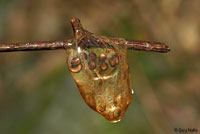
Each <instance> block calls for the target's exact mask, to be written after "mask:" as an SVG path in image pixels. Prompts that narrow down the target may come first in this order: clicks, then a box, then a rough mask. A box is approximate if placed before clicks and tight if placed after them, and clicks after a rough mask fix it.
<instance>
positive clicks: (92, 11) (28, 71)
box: [0, 0, 200, 134]
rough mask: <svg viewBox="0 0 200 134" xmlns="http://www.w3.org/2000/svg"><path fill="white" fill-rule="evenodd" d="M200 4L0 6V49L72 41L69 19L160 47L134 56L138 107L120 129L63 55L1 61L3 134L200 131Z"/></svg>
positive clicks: (17, 2) (46, 0)
mask: <svg viewBox="0 0 200 134" xmlns="http://www.w3.org/2000/svg"><path fill="white" fill-rule="evenodd" d="M199 5H200V1H198V0H193V1H189V0H161V1H157V0H151V1H149V0H144V1H139V0H126V1H125V0H116V1H106V0H101V1H100V0H82V1H78V0H71V1H65V0H0V42H4V43H9V42H30V41H43V40H62V39H67V38H72V37H73V36H72V35H73V34H72V29H71V25H70V19H71V18H72V17H74V16H75V17H79V18H80V19H81V21H82V24H83V26H84V27H85V28H86V29H88V30H89V31H91V32H95V33H98V34H103V35H108V36H115V37H125V38H129V39H141V40H152V41H162V42H166V43H167V44H169V46H170V47H171V52H169V53H167V54H159V53H150V52H137V51H129V52H128V60H129V64H130V68H131V77H132V84H133V88H134V91H135V94H134V96H133V102H132V104H131V105H130V107H129V109H128V110H127V112H126V115H125V117H124V118H123V119H122V121H120V122H119V123H116V124H113V123H110V122H108V121H107V120H105V119H104V118H103V117H101V116H100V115H98V114H97V113H96V112H94V111H92V110H91V109H90V108H89V107H88V106H87V105H86V104H85V103H84V101H83V99H82V98H81V96H80V94H79V92H78V89H77V87H76V85H75V83H74V81H73V79H72V77H71V76H70V74H69V72H68V70H67V67H66V63H65V62H66V59H65V57H66V55H65V52H64V51H63V50H58V51H41V52H16V53H0V134H64V133H65V134H66V133H72V134H74V133H81V134H93V133H95V134H101V133H104V134H112V133H113V134H119V133H120V134H121V133H124V134H129V133H130V134H132V133H138V134H143V133H144V134H145V133H148V134H150V133H152V134H155V133H157V134H164V133H167V134H169V133H173V131H174V128H186V129H187V128H196V129H198V131H200V115H199V113H200V60H199V56H200V49H199V44H200V38H199V37H200V23H199V22H200V17H199V16H200V8H199Z"/></svg>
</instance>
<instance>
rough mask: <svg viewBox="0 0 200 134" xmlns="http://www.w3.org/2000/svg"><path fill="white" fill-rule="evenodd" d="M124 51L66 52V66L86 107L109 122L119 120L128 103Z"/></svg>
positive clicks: (91, 49)
mask: <svg viewBox="0 0 200 134" xmlns="http://www.w3.org/2000/svg"><path fill="white" fill-rule="evenodd" d="M126 54H127V49H126V48H123V47H119V46H115V45H113V46H112V47H107V48H106V47H91V48H87V49H84V48H81V47H76V48H70V49H67V65H68V68H69V70H70V72H71V74H72V76H73V78H74V80H75V82H76V84H77V86H78V88H79V91H80V94H81V96H82V97H83V99H84V100H85V102H86V103H87V105H88V106H89V107H90V108H92V109H93V110H95V111H96V112H98V113H100V114H101V115H102V116H103V117H105V118H106V119H107V120H109V121H111V122H118V121H120V120H121V119H122V117H123V115H124V114H125V112H126V110H127V108H128V106H129V104H130V103H131V100H132V90H131V89H132V88H131V80H130V75H129V67H128V63H127V59H126Z"/></svg>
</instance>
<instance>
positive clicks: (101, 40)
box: [0, 18, 170, 53]
mask: <svg viewBox="0 0 200 134" xmlns="http://www.w3.org/2000/svg"><path fill="white" fill-rule="evenodd" d="M71 23H72V27H73V30H74V35H75V38H74V39H69V40H65V41H47V42H33V43H12V44H0V52H12V51H38V50H56V49H68V48H70V47H71V46H72V44H73V43H75V42H77V41H78V43H81V42H82V45H81V46H82V47H96V46H101V47H104V46H105V44H109V43H114V44H116V45H123V46H125V47H127V49H133V50H141V51H151V52H163V53H166V52H169V51H170V49H169V47H168V46H167V45H166V44H165V43H160V42H152V41H140V40H127V39H123V38H111V37H106V36H98V35H96V34H93V33H90V32H88V31H87V30H84V29H83V27H82V25H81V23H80V20H79V19H78V18H73V19H72V21H71ZM83 39H86V40H87V41H82V40H83ZM95 43H96V44H95Z"/></svg>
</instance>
